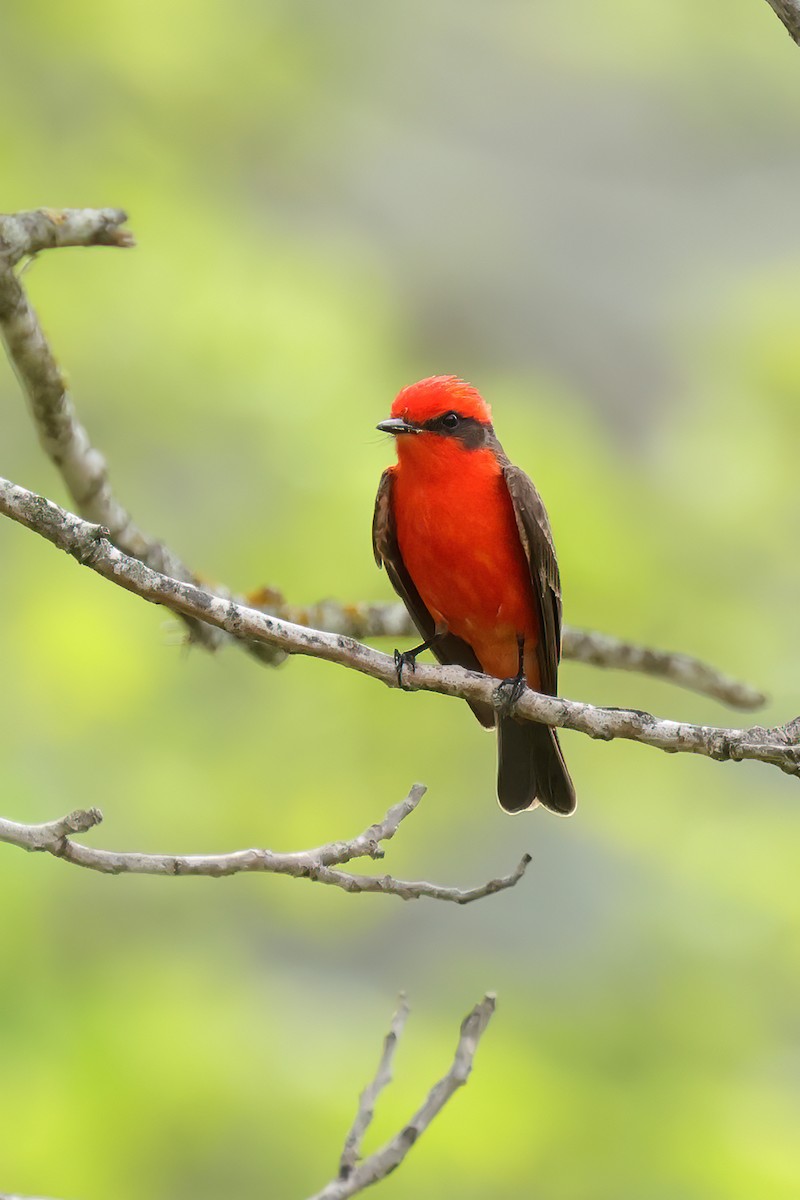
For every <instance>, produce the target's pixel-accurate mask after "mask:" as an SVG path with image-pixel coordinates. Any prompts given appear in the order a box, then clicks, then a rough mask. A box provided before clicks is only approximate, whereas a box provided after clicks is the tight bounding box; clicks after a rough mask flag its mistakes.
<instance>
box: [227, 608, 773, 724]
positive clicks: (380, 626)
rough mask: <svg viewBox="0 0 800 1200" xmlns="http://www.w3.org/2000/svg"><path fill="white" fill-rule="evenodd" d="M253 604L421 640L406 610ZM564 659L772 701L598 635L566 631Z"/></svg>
mask: <svg viewBox="0 0 800 1200" xmlns="http://www.w3.org/2000/svg"><path fill="white" fill-rule="evenodd" d="M248 599H249V600H250V602H251V603H252V604H253V606H254V607H256V608H259V609H261V610H262V611H263V612H267V613H270V614H271V615H272V616H275V617H280V619H281V620H282V621H290V622H291V623H292V624H294V625H307V626H310V627H311V628H313V629H324V630H326V631H327V632H328V633H339V634H342V635H343V636H344V637H351V638H357V639H358V641H367V640H369V639H370V638H378V637H389V638H404V637H415V636H416V633H417V631H416V630H415V628H414V626H413V624H412V622H411V618H410V617H409V615H408V613H407V612H406V609H405V607H404V605H402V604H363V603H361V604H339V603H337V602H336V601H335V600H322V601H320V603H319V604H312V605H299V604H287V603H286V601H285V600H284V598H283V596H282V595H281V594H280V593H279V592H276V591H273V590H271V589H266V588H265V589H263V590H262V591H261V592H259V593H254V595H253V596H252V597H248ZM562 654H563V657H564V658H567V659H571V660H572V661H573V662H582V663H586V664H587V665H589V666H593V667H608V668H613V669H615V670H617V671H636V672H637V673H638V674H641V675H651V676H653V677H654V678H656V679H665V680H668V681H669V682H670V683H674V684H677V685H678V686H679V687H683V688H686V689H688V690H689V691H692V692H699V693H700V694H701V695H704V696H711V697H712V698H713V699H715V700H719V701H721V703H723V704H727V705H729V706H730V707H731V708H739V709H744V710H749V709H754V708H761V707H762V705H764V704H765V703H766V700H767V698H766V696H765V695H764V693H763V692H760V691H758V690H757V689H756V688H754V687H750V685H749V684H746V683H740V682H739V681H738V680H736V679H731V678H730V676H728V675H725V674H723V673H722V671H718V670H717V669H716V668H715V667H711V666H709V665H708V664H707V663H704V662H701V661H700V660H699V659H697V658H691V657H690V656H689V655H688V654H675V653H672V652H670V651H666V650H653V649H650V648H649V647H647V646H639V645H637V644H636V643H635V642H628V641H623V640H622V639H620V638H616V637H612V636H611V635H610V634H607V633H596V632H595V631H594V630H587V629H575V628H574V627H571V626H565V627H564V633H563V639H562Z"/></svg>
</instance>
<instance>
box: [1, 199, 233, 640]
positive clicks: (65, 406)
mask: <svg viewBox="0 0 800 1200" xmlns="http://www.w3.org/2000/svg"><path fill="white" fill-rule="evenodd" d="M126 220H127V217H126V214H125V213H124V212H122V211H121V210H120V209H113V208H104V209H63V210H60V211H56V210H54V209H39V210H37V211H36V212H27V213H16V214H14V215H7V216H0V333H2V337H3V341H4V343H5V347H6V351H7V353H8V357H9V360H10V362H11V365H12V366H13V368H14V370H15V372H16V374H17V378H18V379H19V382H20V384H21V386H22V390H23V391H24V393H25V396H26V398H27V400H28V405H29V407H30V411H31V415H32V417H33V420H34V424H35V426H36V431H37V433H38V435H39V441H40V443H41V445H42V449H43V450H44V451H45V453H46V454H47V456H48V458H50V460H51V461H52V462H53V464H54V465H55V467H56V468H57V469H58V471H59V472H60V474H61V476H62V478H63V480H64V483H65V484H66V487H67V490H68V491H69V494H70V496H71V497H72V499H73V501H74V503H75V506H76V508H77V510H78V512H80V513H82V515H83V516H84V517H85V518H86V519H87V520H88V521H95V522H97V523H98V524H101V525H103V526H104V527H105V528H106V529H107V530H108V536H109V537H110V538H111V540H112V541H113V542H114V544H115V545H116V546H119V547H120V548H121V549H122V550H124V551H125V553H126V554H130V555H132V556H133V557H134V558H138V559H140V560H141V561H142V562H145V563H147V564H148V566H151V567H152V568H153V569H154V570H156V571H163V572H164V573H165V574H166V575H171V576H172V577H173V579H183V580H185V581H186V582H190V583H198V584H199V580H198V579H197V578H196V577H195V576H194V575H193V574H192V572H191V571H190V570H189V568H188V567H187V566H186V565H185V564H184V563H183V562H181V560H180V559H179V558H178V556H177V555H176V554H174V553H173V552H172V551H171V550H170V549H168V547H167V546H165V545H164V543H163V542H160V541H158V540H157V539H156V538H153V537H150V535H149V534H146V533H143V532H142V530H141V529H139V528H138V526H137V525H136V524H135V522H134V520H133V518H132V517H131V515H130V513H129V512H128V511H127V509H125V508H124V507H123V505H122V504H120V503H119V501H118V500H117V498H116V496H115V495H114V493H113V491H112V489H111V484H110V483H109V479H108V465H107V463H106V460H105V458H104V457H103V455H102V454H101V453H100V451H99V450H97V449H96V448H95V447H94V446H92V444H91V441H90V440H89V434H88V433H87V432H86V430H85V429H84V427H83V425H81V423H80V421H79V420H78V416H77V413H76V411H75V406H74V404H73V402H72V397H71V396H70V394H69V390H68V388H67V382H66V379H65V377H64V374H63V372H62V370H61V368H60V367H59V365H58V363H57V361H56V359H55V356H54V355H53V352H52V350H51V349H50V346H49V343H48V341H47V339H46V337H45V335H44V331H43V330H42V327H41V325H40V323H39V318H38V317H37V315H36V312H35V310H34V308H33V306H32V305H31V304H30V302H29V300H28V298H27V296H26V294H25V290H24V288H23V287H22V284H21V282H20V280H19V277H18V275H17V273H16V272H15V271H14V267H15V266H16V264H17V263H18V262H19V261H20V259H21V258H23V257H24V256H25V255H30V254H36V253H38V252H39V251H40V250H44V249H46V248H48V247H57V246H121V247H128V246H134V245H135V241H134V238H133V235H132V234H131V233H129V232H128V231H127V230H124V229H121V228H120V226H121V225H122V224H123V223H124V222H125V221H126ZM184 620H187V618H184ZM187 625H188V628H189V634H190V637H191V639H192V641H198V642H200V643H201V644H204V645H206V646H207V647H208V648H209V649H214V648H215V647H216V646H217V645H219V643H220V641H221V637H220V634H219V633H218V632H217V631H216V630H214V629H212V628H210V627H209V626H208V625H206V624H205V623H204V622H197V621H194V620H192V619H191V618H189V619H188V620H187Z"/></svg>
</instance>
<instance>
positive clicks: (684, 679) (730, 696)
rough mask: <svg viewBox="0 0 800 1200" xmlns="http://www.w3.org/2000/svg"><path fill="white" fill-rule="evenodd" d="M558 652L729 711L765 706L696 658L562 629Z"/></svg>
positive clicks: (753, 693) (761, 698) (759, 698)
mask: <svg viewBox="0 0 800 1200" xmlns="http://www.w3.org/2000/svg"><path fill="white" fill-rule="evenodd" d="M562 651H563V655H564V658H570V659H572V660H573V661H574V662H582V663H587V664H589V665H590V666H594V667H610V668H614V669H615V670H617V671H636V672H638V673H639V674H641V675H651V676H653V677H654V678H656V679H666V680H669V682H670V683H675V684H677V685H678V687H682V688H686V689H687V690H688V691H690V692H699V693H700V695H701V696H711V697H712V698H713V699H714V700H719V701H721V703H722V704H727V705H728V706H729V707H730V708H739V709H744V710H745V711H747V710H751V709H754V708H761V707H762V706H763V705H764V704H766V702H767V697H766V696H765V695H764V693H763V692H760V691H758V690H757V689H756V688H754V687H751V686H750V685H749V684H747V683H740V682H739V681H738V680H736V679H731V677H730V676H729V675H724V674H723V673H722V671H718V670H717V668H716V667H710V666H709V665H708V664H707V663H704V662H701V661H700V659H699V658H692V657H690V656H689V655H688V654H675V653H673V652H671V651H668V650H653V649H650V648H649V647H647V646H638V645H636V643H635V642H627V641H622V640H621V639H620V638H615V637H612V636H611V634H608V633H597V632H595V631H594V630H591V631H590V630H587V629H572V628H565V629H564V635H563V648H562Z"/></svg>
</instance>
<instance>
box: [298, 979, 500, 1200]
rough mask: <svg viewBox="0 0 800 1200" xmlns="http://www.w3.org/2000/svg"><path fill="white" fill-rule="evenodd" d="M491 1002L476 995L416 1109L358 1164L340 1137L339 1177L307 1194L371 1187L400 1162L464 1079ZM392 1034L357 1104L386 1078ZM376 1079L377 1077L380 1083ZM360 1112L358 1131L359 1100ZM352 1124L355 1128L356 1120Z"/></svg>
mask: <svg viewBox="0 0 800 1200" xmlns="http://www.w3.org/2000/svg"><path fill="white" fill-rule="evenodd" d="M495 1004H496V1001H495V997H494V996H493V995H492V994H491V993H488V994H487V995H486V996H484V998H483V1000H481V1002H480V1004H476V1005H475V1007H474V1008H473V1009H472V1011H471V1012H469V1013H468V1014H467V1016H466V1017H465V1018H464V1020H463V1021H462V1023H461V1030H460V1034H459V1039H458V1045H457V1046H456V1052H455V1056H454V1058H453V1063H452V1066H451V1067H450V1070H449V1071H448V1072H447V1074H446V1075H444V1076H443V1077H442V1078H441V1079H440V1080H439V1082H438V1083H437V1084H435V1085H434V1086H433V1087H432V1088H431V1090H430V1092H429V1093H428V1096H427V1098H426V1100H425V1102H424V1103H423V1104H422V1105H421V1106H420V1107H419V1108H418V1109H417V1111H416V1112H415V1113H414V1115H413V1117H411V1119H410V1120H409V1121H407V1122H406V1124H405V1125H404V1126H403V1128H402V1129H401V1130H400V1132H399V1133H397V1134H396V1135H395V1136H394V1137H393V1138H392V1139H391V1140H390V1141H388V1142H387V1143H386V1144H385V1145H384V1146H382V1147H381V1148H380V1150H376V1151H375V1153H374V1154H371V1155H370V1156H369V1157H368V1158H365V1159H364V1160H363V1161H362V1162H361V1163H359V1164H358V1165H357V1166H356V1165H354V1159H353V1156H352V1155H351V1154H348V1146H347V1143H345V1151H344V1153H343V1155H342V1168H343V1169H340V1173H339V1178H338V1179H334V1180H332V1181H331V1182H330V1183H329V1184H328V1185H327V1187H324V1188H323V1189H322V1191H321V1192H317V1193H316V1194H315V1195H314V1196H311V1197H310V1200H347V1198H348V1197H349V1196H355V1195H356V1194H357V1193H358V1192H362V1191H363V1190H364V1189H365V1188H368V1187H371V1186H372V1184H374V1183H378V1182H379V1181H380V1180H381V1179H385V1178H386V1176H387V1175H389V1174H390V1173H391V1172H392V1171H394V1170H395V1168H396V1167H398V1166H399V1165H400V1163H401V1162H402V1161H403V1159H404V1158H405V1157H406V1155H407V1154H408V1152H409V1150H410V1149H411V1147H412V1146H413V1145H415V1143H416V1142H417V1141H418V1139H419V1138H420V1137H421V1135H422V1134H423V1133H424V1132H425V1130H426V1129H427V1128H428V1126H429V1125H430V1123H431V1121H432V1120H433V1119H434V1117H436V1116H437V1115H438V1114H439V1113H440V1112H441V1111H442V1109H443V1108H444V1106H445V1104H447V1102H448V1100H449V1099H450V1098H451V1097H452V1096H453V1094H454V1093H455V1092H456V1091H458V1089H459V1088H460V1087H463V1086H464V1084H465V1083H466V1082H467V1080H468V1079H469V1076H470V1072H471V1071H472V1064H473V1062H474V1059H475V1052H476V1050H477V1049H478V1043H479V1041H480V1040H481V1037H482V1036H483V1034H484V1032H485V1030H486V1026H487V1025H488V1024H489V1021H490V1020H491V1018H492V1014H493V1013H494V1010H495ZM396 1021H397V1016H395V1021H394V1022H393V1023H392V1029H393V1031H396V1033H397V1034H398V1035H399V1032H400V1030H401V1029H402V1023H403V1022H404V1021H405V1015H403V1018H402V1022H401V1024H400V1027H399V1028H396V1025H395V1022H396ZM391 1037H392V1033H391V1032H390V1034H389V1037H388V1038H387V1039H386V1042H385V1043H384V1053H383V1057H382V1059H381V1064H380V1067H379V1069H378V1075H377V1076H376V1077H375V1079H374V1080H373V1083H372V1084H371V1085H370V1086H369V1087H368V1088H367V1089H366V1090H365V1092H364V1093H363V1094H362V1098H361V1104H362V1105H364V1103H365V1101H364V1097H365V1096H366V1097H367V1100H366V1104H371V1103H373V1102H374V1100H375V1099H376V1098H377V1095H378V1093H379V1092H380V1090H381V1088H382V1087H384V1086H385V1084H386V1083H388V1082H389V1079H390V1075H389V1073H388V1069H389V1067H388V1063H387V1061H386V1060H387V1045H389V1039H390V1038H391ZM393 1051H394V1044H392V1045H391V1047H390V1051H389V1055H388V1057H389V1061H390V1060H391V1054H392V1053H393ZM379 1080H380V1081H381V1082H380V1083H379ZM359 1118H360V1119H361V1124H363V1129H361V1137H363V1133H364V1130H366V1128H367V1126H368V1125H369V1122H370V1120H371V1119H372V1112H371V1110H370V1112H369V1115H367V1114H366V1111H365V1112H364V1113H363V1114H362V1109H361V1106H359V1115H358V1117H357V1118H356V1122H357V1123H358V1122H359ZM353 1128H354V1129H355V1126H354V1127H353ZM359 1129H360V1125H359ZM352 1134H353V1130H351V1131H350V1134H349V1135H348V1139H349V1138H350V1137H352ZM359 1140H360V1139H359Z"/></svg>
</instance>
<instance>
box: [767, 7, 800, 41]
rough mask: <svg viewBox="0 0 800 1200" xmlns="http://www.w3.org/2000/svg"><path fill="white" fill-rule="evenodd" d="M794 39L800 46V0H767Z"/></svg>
mask: <svg viewBox="0 0 800 1200" xmlns="http://www.w3.org/2000/svg"><path fill="white" fill-rule="evenodd" d="M767 4H768V5H769V6H770V8H771V9H772V11H773V12H774V13H775V15H776V16H777V17H778V18H779V20H781V21H782V22H783V24H784V25H785V27H786V30H787V32H788V34H789V36H790V37H791V38H792V40H793V41H794V42H795V43H796V44H797V45H798V46H800V0H767Z"/></svg>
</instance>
